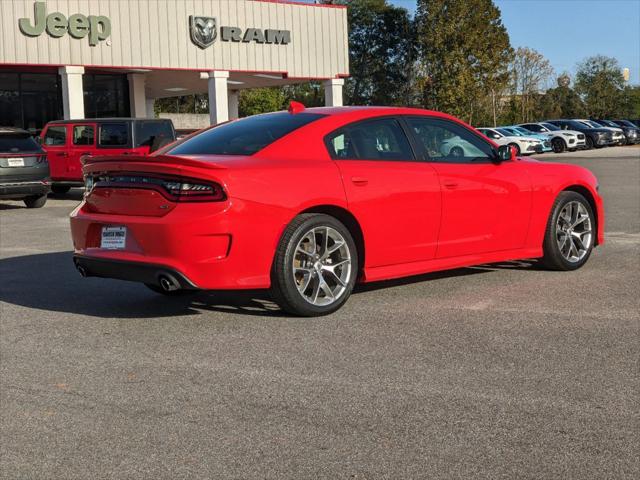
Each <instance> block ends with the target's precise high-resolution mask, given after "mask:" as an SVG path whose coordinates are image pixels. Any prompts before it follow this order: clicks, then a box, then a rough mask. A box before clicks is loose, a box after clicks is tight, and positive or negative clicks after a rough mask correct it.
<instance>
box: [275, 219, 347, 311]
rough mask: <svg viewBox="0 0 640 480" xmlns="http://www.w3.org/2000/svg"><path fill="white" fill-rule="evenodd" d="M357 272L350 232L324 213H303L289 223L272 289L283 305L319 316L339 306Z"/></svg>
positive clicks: (277, 261) (287, 309) (276, 259)
mask: <svg viewBox="0 0 640 480" xmlns="http://www.w3.org/2000/svg"><path fill="white" fill-rule="evenodd" d="M357 274H358V253H357V250H356V246H355V243H354V241H353V237H352V236H351V234H350V233H349V230H348V229H347V228H346V227H345V226H344V225H343V224H342V223H341V222H339V221H338V220H337V219H335V218H334V217H331V216H329V215H324V214H303V215H299V216H298V217H296V218H295V219H294V220H293V221H292V222H291V223H290V224H289V226H288V227H287V229H286V230H285V232H284V234H283V235H282V239H281V240H280V243H279V245H278V249H277V251H276V255H275V258H274V263H273V269H272V274H271V284H272V287H271V290H272V295H273V297H274V299H275V301H276V302H277V303H278V304H279V305H280V307H281V308H282V309H283V310H285V311H287V312H289V313H292V314H294V315H300V316H304V317H315V316H320V315H326V314H328V313H331V312H334V311H336V310H338V309H339V308H340V307H341V306H342V305H343V304H344V303H345V302H346V301H347V299H348V298H349V295H351V291H352V290H353V287H354V285H355V283H356V277H357Z"/></svg>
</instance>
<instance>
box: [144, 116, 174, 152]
mask: <svg viewBox="0 0 640 480" xmlns="http://www.w3.org/2000/svg"><path fill="white" fill-rule="evenodd" d="M135 129H136V137H135V142H136V144H135V146H136V147H151V146H152V145H153V144H154V142H155V143H158V142H163V143H165V144H166V143H169V142H173V141H174V140H175V138H174V137H175V136H174V134H173V128H171V123H169V122H158V121H145V120H140V121H137V122H135Z"/></svg>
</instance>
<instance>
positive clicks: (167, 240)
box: [70, 199, 290, 290]
mask: <svg viewBox="0 0 640 480" xmlns="http://www.w3.org/2000/svg"><path fill="white" fill-rule="evenodd" d="M289 215H290V214H289V212H288V211H287V210H285V209H281V208H275V207H269V206H266V205H263V204H255V203H252V204H251V206H248V204H247V203H245V202H243V201H241V200H237V199H235V200H234V201H233V202H220V203H207V202H205V203H185V204H178V205H177V206H176V207H175V208H173V210H171V211H170V212H169V213H167V214H166V215H164V216H155V217H154V216H143V215H122V214H105V213H94V212H91V211H88V207H87V204H86V203H84V202H83V203H82V204H80V205H79V206H78V208H76V210H75V211H74V212H73V213H72V214H71V218H70V222H71V234H72V238H73V245H74V250H75V254H76V258H79V259H82V262H85V263H86V262H87V261H89V260H96V261H97V262H98V263H95V264H92V265H87V272H89V274H91V275H95V276H103V277H110V278H119V279H124V280H132V281H138V282H143V283H154V282H152V281H151V280H153V279H154V278H157V273H158V272H160V271H168V272H170V273H172V272H173V273H175V275H174V276H176V275H179V276H180V277H181V278H184V279H187V280H188V282H189V284H191V285H192V288H198V289H202V290H234V289H261V288H268V287H269V286H270V283H271V275H270V273H271V265H272V262H273V254H274V251H275V248H276V246H277V242H278V241H279V238H280V235H281V234H282V230H283V229H284V227H285V226H286V224H287V223H288V221H290V218H289ZM279 224H280V225H281V226H282V228H275V226H276V225H279ZM106 226H125V227H126V229H127V230H126V240H125V245H124V248H121V249H108V248H102V245H101V237H102V229H103V227H106ZM131 266H134V267H135V268H132V267H131ZM143 267H145V268H143ZM120 269H121V270H122V272H120V273H118V271H119V270H120ZM142 270H144V271H142ZM141 271H142V272H141ZM114 272H115V273H114ZM150 281H151V282H150Z"/></svg>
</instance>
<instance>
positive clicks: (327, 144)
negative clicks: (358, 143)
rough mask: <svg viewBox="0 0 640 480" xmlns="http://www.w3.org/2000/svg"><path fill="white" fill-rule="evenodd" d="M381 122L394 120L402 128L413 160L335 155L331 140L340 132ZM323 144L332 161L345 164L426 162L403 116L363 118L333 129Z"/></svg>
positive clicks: (325, 137) (324, 138)
mask: <svg viewBox="0 0 640 480" xmlns="http://www.w3.org/2000/svg"><path fill="white" fill-rule="evenodd" d="M380 120H394V121H395V122H396V123H397V124H398V126H399V127H400V130H401V131H402V133H403V134H404V136H405V138H406V140H407V143H408V144H409V149H410V151H411V156H412V158H407V159H380V158H340V157H337V156H336V155H335V154H334V153H333V146H332V144H331V139H332V138H334V137H336V136H337V135H338V134H339V133H340V132H342V131H344V130H346V129H348V128H352V127H354V126H356V125H362V124H367V123H372V122H378V121H380ZM322 140H323V143H324V146H325V148H326V150H327V153H328V154H329V157H330V158H331V159H332V160H335V161H338V162H344V161H354V162H394V163H397V162H422V161H424V160H422V159H421V158H420V156H419V154H418V152H419V150H418V146H417V145H416V144H415V139H414V138H413V136H412V135H411V132H410V131H408V128H407V125H406V122H404V119H403V118H402V116H401V115H380V116H375V117H368V118H363V119H360V120H355V121H353V122H349V123H345V124H344V125H341V126H340V127H338V128H336V129H333V130H332V131H330V132H329V133H327V134H326V135H325V136H324V137H323V139H322Z"/></svg>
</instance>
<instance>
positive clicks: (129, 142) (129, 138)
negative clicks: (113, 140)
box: [95, 121, 133, 150]
mask: <svg viewBox="0 0 640 480" xmlns="http://www.w3.org/2000/svg"><path fill="white" fill-rule="evenodd" d="M107 125H125V127H126V128H127V143H126V144H123V145H102V144H101V143H100V139H101V138H102V129H103V128H104V127H105V126H107ZM97 127H98V128H97V131H96V134H97V135H96V140H95V146H96V148H98V149H103V150H109V149H111V150H113V149H114V148H132V145H133V143H132V142H133V138H132V137H133V135H132V131H131V122H130V121H111V122H99V123H98V124H97Z"/></svg>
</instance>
